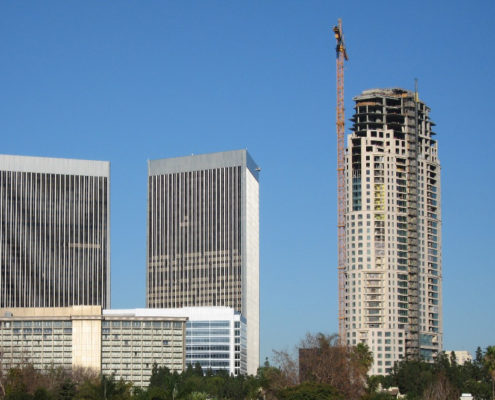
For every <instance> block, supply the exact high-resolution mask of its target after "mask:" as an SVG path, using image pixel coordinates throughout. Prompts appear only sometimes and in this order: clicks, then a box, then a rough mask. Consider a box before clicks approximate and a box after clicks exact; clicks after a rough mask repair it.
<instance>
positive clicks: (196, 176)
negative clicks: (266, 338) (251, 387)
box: [147, 150, 259, 374]
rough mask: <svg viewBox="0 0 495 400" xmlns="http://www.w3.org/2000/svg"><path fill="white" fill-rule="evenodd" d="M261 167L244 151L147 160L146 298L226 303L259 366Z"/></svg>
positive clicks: (156, 304)
mask: <svg viewBox="0 0 495 400" xmlns="http://www.w3.org/2000/svg"><path fill="white" fill-rule="evenodd" d="M258 174H259V168H258V167H257V165H256V164H255V163H254V161H253V160H252V158H251V157H250V156H249V154H248V153H247V151H245V150H239V151H229V152H223V153H213V154H205V155H197V156H189V157H180V158H171V159H162V160H154V161H149V164H148V245H147V306H148V307H152V308H177V307H179V308H180V307H197V306H222V307H231V308H233V309H234V310H235V311H237V312H240V313H241V314H242V316H243V317H244V318H246V320H247V327H248V328H247V371H248V373H250V374H255V373H256V370H257V368H258V366H259V185H258Z"/></svg>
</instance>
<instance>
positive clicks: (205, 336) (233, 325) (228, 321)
mask: <svg viewBox="0 0 495 400" xmlns="http://www.w3.org/2000/svg"><path fill="white" fill-rule="evenodd" d="M103 314H104V315H105V316H106V317H109V316H112V315H114V314H116V315H119V314H121V315H131V314H132V315H136V316H139V317H148V316H154V317H157V316H161V317H163V318H170V317H174V318H187V323H186V362H185V363H186V365H188V364H190V365H192V366H194V365H196V363H199V364H200V365H201V367H202V368H203V370H204V371H206V370H212V371H213V372H218V371H227V372H228V373H229V374H233V375H239V374H246V373H247V363H246V333H247V330H246V320H245V319H244V317H242V316H241V314H240V313H238V312H235V311H234V310H233V309H232V308H228V307H183V308H162V309H160V308H141V309H131V310H105V311H103Z"/></svg>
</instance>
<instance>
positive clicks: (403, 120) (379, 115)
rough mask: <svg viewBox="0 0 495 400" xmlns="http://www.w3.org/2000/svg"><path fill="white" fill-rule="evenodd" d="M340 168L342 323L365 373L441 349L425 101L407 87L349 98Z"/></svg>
mask: <svg viewBox="0 0 495 400" xmlns="http://www.w3.org/2000/svg"><path fill="white" fill-rule="evenodd" d="M354 101H355V107H354V109H355V112H354V116H353V118H352V121H353V123H354V125H353V129H352V130H353V132H352V134H351V135H350V136H349V137H348V144H347V149H346V158H345V177H346V216H345V224H346V225H345V233H346V269H345V328H346V329H345V331H346V336H347V337H346V339H347V343H348V344H350V345H355V344H358V343H360V342H363V343H366V344H368V346H369V347H370V349H371V350H372V352H373V356H374V364H373V367H372V370H371V373H372V374H384V373H388V372H390V370H391V368H392V366H393V364H394V361H397V360H399V359H401V358H404V357H421V358H423V359H426V360H432V358H433V357H434V356H435V355H436V354H437V352H438V351H440V350H441V349H442V300H441V294H442V286H441V279H442V278H441V274H442V264H441V251H442V250H441V204H440V200H441V195H440V163H439V160H438V147H437V141H436V140H435V139H434V135H435V133H434V132H433V131H432V127H433V126H434V123H433V122H432V121H431V120H430V117H429V112H430V109H429V108H428V107H427V106H426V105H425V104H424V103H423V102H422V101H420V100H419V99H418V98H417V95H416V94H415V93H414V92H410V91H406V90H403V89H397V88H394V89H373V90H366V91H364V92H363V93H362V94H361V95H359V96H357V97H355V98H354Z"/></svg>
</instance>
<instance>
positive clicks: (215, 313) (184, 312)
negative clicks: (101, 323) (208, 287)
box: [103, 307, 241, 321]
mask: <svg viewBox="0 0 495 400" xmlns="http://www.w3.org/2000/svg"><path fill="white" fill-rule="evenodd" d="M103 316H104V317H107V316H108V317H117V316H122V317H174V318H177V317H187V318H189V320H190V321H202V320H217V319H230V320H231V319H234V318H235V319H238V318H239V319H240V318H241V315H240V313H238V312H236V311H235V310H234V309H233V308H230V307H182V308H131V309H121V310H118V309H115V310H114V309H111V310H103Z"/></svg>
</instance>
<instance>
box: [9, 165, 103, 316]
mask: <svg viewBox="0 0 495 400" xmlns="http://www.w3.org/2000/svg"><path fill="white" fill-rule="evenodd" d="M109 173H110V164H109V163H108V162H103V161H83V160H69V159H56V158H41V157H24V156H11V155H0V260H1V269H0V307H2V308H5V307H67V306H72V305H101V306H103V307H106V308H108V307H109V306H110V234H109V220H110V201H109V196H110V191H109V185H110V176H109Z"/></svg>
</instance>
